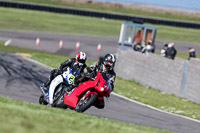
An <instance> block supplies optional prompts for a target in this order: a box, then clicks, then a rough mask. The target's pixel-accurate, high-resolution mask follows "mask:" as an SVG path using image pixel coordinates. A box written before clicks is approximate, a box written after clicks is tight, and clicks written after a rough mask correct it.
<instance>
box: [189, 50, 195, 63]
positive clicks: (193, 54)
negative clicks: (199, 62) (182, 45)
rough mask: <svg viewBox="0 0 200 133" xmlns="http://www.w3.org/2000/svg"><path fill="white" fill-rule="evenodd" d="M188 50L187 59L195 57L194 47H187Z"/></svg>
mask: <svg viewBox="0 0 200 133" xmlns="http://www.w3.org/2000/svg"><path fill="white" fill-rule="evenodd" d="M188 52H189V58H188V60H189V59H190V58H196V54H195V49H194V48H189V49H188Z"/></svg>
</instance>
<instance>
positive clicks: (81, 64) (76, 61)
mask: <svg viewBox="0 0 200 133" xmlns="http://www.w3.org/2000/svg"><path fill="white" fill-rule="evenodd" d="M86 60H87V55H86V53H85V52H78V53H77V54H76V58H70V59H68V60H66V61H65V62H63V63H61V64H60V66H59V68H58V69H53V70H52V71H51V73H50V76H49V79H48V81H47V82H45V83H43V86H41V88H42V89H43V90H44V92H45V93H47V92H48V88H49V85H50V83H51V81H52V80H53V79H54V78H55V77H56V76H58V75H59V74H62V73H63V70H65V69H66V68H67V67H70V68H71V69H73V68H78V69H80V74H81V73H83V70H84V69H85V68H86V67H87V65H86V64H85V62H86ZM80 74H78V76H77V77H75V80H74V84H73V85H70V86H69V88H68V89H69V91H70V90H71V89H73V88H74V87H75V85H76V80H78V78H79V75H80Z"/></svg>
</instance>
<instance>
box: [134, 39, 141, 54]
mask: <svg viewBox="0 0 200 133" xmlns="http://www.w3.org/2000/svg"><path fill="white" fill-rule="evenodd" d="M133 50H135V51H139V52H140V51H141V45H140V43H138V42H137V41H136V40H135V41H134V42H133Z"/></svg>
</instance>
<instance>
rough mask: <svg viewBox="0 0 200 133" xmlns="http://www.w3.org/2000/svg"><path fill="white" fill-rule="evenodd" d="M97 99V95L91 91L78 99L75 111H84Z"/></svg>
mask: <svg viewBox="0 0 200 133" xmlns="http://www.w3.org/2000/svg"><path fill="white" fill-rule="evenodd" d="M96 100H97V95H96V94H94V93H91V94H90V95H89V96H87V97H86V98H84V96H83V97H82V98H81V99H80V100H79V102H78V103H77V105H76V108H75V110H76V111H77V112H84V111H85V110H87V109H88V108H90V107H91V106H92V105H93V104H94V102H95V101H96Z"/></svg>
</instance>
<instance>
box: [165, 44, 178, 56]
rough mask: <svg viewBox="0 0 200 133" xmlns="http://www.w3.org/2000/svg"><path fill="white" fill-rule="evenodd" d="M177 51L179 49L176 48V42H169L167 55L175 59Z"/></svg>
mask: <svg viewBox="0 0 200 133" xmlns="http://www.w3.org/2000/svg"><path fill="white" fill-rule="evenodd" d="M176 53H177V50H176V48H175V43H174V42H171V43H169V44H168V48H167V50H166V53H165V57H167V58H169V59H172V60H174V58H175V56H176Z"/></svg>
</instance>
